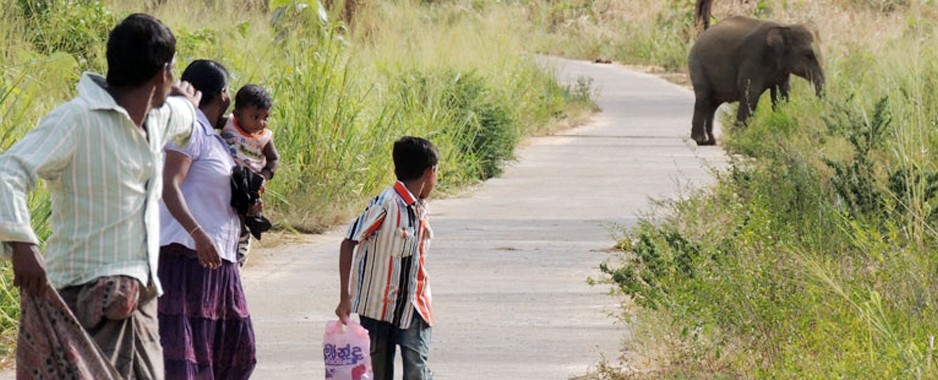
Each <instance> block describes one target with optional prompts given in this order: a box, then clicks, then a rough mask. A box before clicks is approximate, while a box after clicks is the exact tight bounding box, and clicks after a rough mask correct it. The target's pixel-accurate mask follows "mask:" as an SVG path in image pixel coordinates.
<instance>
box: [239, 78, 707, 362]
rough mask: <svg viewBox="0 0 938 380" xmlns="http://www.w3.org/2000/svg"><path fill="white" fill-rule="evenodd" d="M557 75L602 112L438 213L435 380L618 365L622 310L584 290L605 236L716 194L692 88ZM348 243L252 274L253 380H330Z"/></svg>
mask: <svg viewBox="0 0 938 380" xmlns="http://www.w3.org/2000/svg"><path fill="white" fill-rule="evenodd" d="M549 63H550V64H553V65H556V67H557V68H558V70H559V71H558V75H559V76H560V77H561V78H563V79H564V80H567V81H575V80H576V78H577V77H579V76H584V75H585V76H589V77H592V78H593V79H594V85H595V86H597V87H598V88H599V91H600V92H599V98H598V102H599V105H600V106H601V107H602V112H601V113H599V114H597V115H596V116H595V117H594V118H593V119H592V121H591V122H589V123H588V124H587V125H585V126H583V127H580V128H576V129H572V130H567V131H563V132H560V133H557V134H556V135H553V136H546V137H535V138H531V139H528V140H527V141H526V143H525V144H524V145H523V147H522V148H520V149H519V150H518V152H517V156H518V162H517V163H515V164H513V165H511V166H510V167H509V168H508V170H507V171H506V173H505V174H504V175H503V176H502V177H500V178H496V179H492V180H490V181H488V182H486V183H485V184H483V185H482V186H480V187H479V188H477V189H473V190H472V191H470V192H468V194H467V195H465V196H464V197H457V198H450V199H443V200H436V201H434V202H432V208H431V224H432V226H433V228H434V231H435V234H436V238H435V240H434V241H433V244H432V247H431V250H430V256H429V258H428V267H429V271H430V276H431V284H432V288H433V296H434V297H433V299H434V309H435V315H436V316H437V318H438V321H437V322H438V325H437V326H436V327H435V328H434V331H433V345H432V351H431V354H430V362H431V364H432V368H433V370H434V372H435V378H436V379H438V380H457V379H459V380H462V379H465V380H498V379H505V380H508V379H511V380H519V379H532V380H533V379H536V380H543V379H566V378H568V377H570V376H573V375H578V374H583V373H584V372H585V371H586V370H587V369H588V367H590V366H591V365H593V364H595V363H596V362H597V361H598V360H599V359H600V358H601V357H603V356H605V357H606V358H609V359H615V358H617V357H618V356H619V355H620V351H621V342H622V340H623V339H627V337H628V329H627V327H626V326H623V325H622V324H621V323H617V321H616V320H615V318H612V317H610V316H609V314H610V313H614V312H616V303H617V301H616V300H615V299H614V298H612V297H609V296H608V295H607V290H608V288H606V287H602V286H599V287H590V286H588V285H587V284H586V279H587V278H588V277H590V276H596V275H597V273H598V271H597V269H596V267H597V265H598V264H599V263H600V262H601V261H602V260H603V259H604V258H605V257H606V255H605V254H604V253H602V252H603V251H604V250H606V249H608V248H610V247H611V246H613V244H614V239H613V238H612V237H611V235H610V232H609V225H610V224H612V223H617V224H621V225H625V226H629V225H632V224H633V223H634V222H635V221H636V220H637V216H636V215H637V213H639V212H640V211H642V210H647V209H648V203H649V202H648V199H649V197H654V198H663V197H669V196H674V195H676V194H678V193H679V191H680V189H681V188H683V187H684V186H687V185H688V184H696V185H700V184H703V183H706V182H708V181H710V176H709V175H708V173H707V171H706V170H705V169H702V168H703V167H704V166H705V161H707V160H716V161H719V160H720V159H721V157H722V155H721V153H720V150H719V148H712V147H709V148H705V149H697V148H696V146H694V145H693V142H690V141H689V140H688V139H687V137H688V136H689V125H690V118H691V112H692V108H693V95H692V94H691V93H690V92H689V91H687V90H686V89H684V88H681V87H679V86H677V85H673V84H671V83H668V82H665V81H663V80H661V79H659V78H656V77H653V76H651V75H647V74H640V73H635V72H631V71H628V70H626V69H625V68H623V67H621V66H616V65H600V64H592V63H584V62H576V61H567V60H550V61H549ZM341 232H342V231H340V230H335V231H331V232H329V233H327V234H324V235H320V236H314V237H309V238H304V239H305V240H304V241H303V242H302V244H287V245H284V246H281V247H278V248H274V249H266V250H259V251H257V252H255V253H254V254H256V255H257V256H258V257H254V258H253V259H252V262H251V263H250V265H249V268H248V270H247V271H246V273H245V286H246V288H247V293H248V302H249V303H250V308H251V311H252V314H253V317H254V324H255V329H256V331H257V340H258V347H257V350H258V360H259V364H258V367H257V370H256V372H255V376H254V378H257V379H317V378H322V370H323V369H322V368H323V366H322V357H321V352H320V347H321V342H322V330H323V325H324V324H325V322H326V321H327V320H330V319H332V318H334V316H333V309H334V308H335V305H336V301H337V297H338V286H337V284H338V275H337V269H336V268H337V260H338V246H339V242H340V241H341ZM398 368H399V367H398ZM397 376H398V378H399V377H400V374H399V373H398V374H397Z"/></svg>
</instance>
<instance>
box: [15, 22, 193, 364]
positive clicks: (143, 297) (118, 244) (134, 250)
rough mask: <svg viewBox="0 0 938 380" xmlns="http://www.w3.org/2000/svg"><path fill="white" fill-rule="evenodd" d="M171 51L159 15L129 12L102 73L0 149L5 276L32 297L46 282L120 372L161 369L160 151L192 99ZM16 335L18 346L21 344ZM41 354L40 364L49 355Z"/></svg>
mask: <svg viewBox="0 0 938 380" xmlns="http://www.w3.org/2000/svg"><path fill="white" fill-rule="evenodd" d="M175 51H176V40H175V37H174V36H173V34H172V32H170V30H169V28H167V27H166V25H164V24H163V23H162V22H160V21H159V20H157V19H155V18H153V17H151V16H148V15H144V14H133V15H130V16H128V17H127V18H126V19H124V20H123V21H121V23H120V24H118V25H117V26H116V27H115V28H114V29H113V30H112V31H111V33H110V35H109V36H108V42H107V52H106V54H107V62H108V73H107V77H106V78H105V77H102V76H100V75H97V74H93V73H85V74H84V75H82V78H81V80H80V82H79V83H78V97H76V98H74V99H73V100H71V101H69V102H67V103H65V104H63V105H61V106H59V107H57V108H55V109H54V110H52V112H50V113H49V114H48V115H47V116H46V117H45V118H44V119H43V120H42V121H41V122H40V123H39V125H38V126H37V127H36V128H35V129H33V130H32V131H30V132H29V133H27V134H26V135H25V136H23V138H22V139H21V140H20V141H19V142H17V143H16V144H14V145H13V146H11V147H10V148H9V149H8V150H7V151H6V152H4V153H3V154H2V155H0V241H2V242H3V253H4V256H5V257H7V258H9V257H10V255H12V260H13V272H14V276H15V278H14V284H15V285H16V286H19V287H20V288H21V289H22V290H23V292H24V293H23V296H24V297H31V296H37V295H40V294H43V293H42V292H46V291H49V290H50V288H49V285H48V284H50V283H51V286H52V288H54V289H57V290H58V291H59V293H60V295H61V296H62V298H63V299H64V300H65V302H66V304H68V306H69V307H70V308H71V309H72V311H73V313H74V315H75V316H76V317H77V318H78V321H79V322H80V323H81V325H82V327H84V329H85V330H87V331H88V333H90V335H91V336H92V338H94V340H95V342H96V343H97V344H98V346H99V347H100V348H101V350H102V352H103V353H104V355H106V356H107V358H108V360H109V361H110V362H111V363H112V364H113V365H114V366H115V367H116V369H117V370H118V372H119V373H120V374H121V375H122V376H123V377H124V378H138V379H162V378H163V376H164V374H163V358H162V349H161V347H160V341H159V331H158V329H159V324H158V323H157V320H156V296H157V295H159V293H161V287H160V283H159V279H158V278H157V275H156V273H157V268H156V265H157V259H158V252H159V238H160V234H159V232H158V229H159V208H158V203H157V202H158V200H159V195H160V193H161V188H162V174H161V173H162V169H163V158H162V151H163V146H164V145H165V144H166V143H167V142H169V141H174V142H175V143H177V144H185V143H186V141H187V140H188V137H189V135H190V134H191V131H192V128H193V124H194V120H195V113H194V107H195V105H197V104H198V101H199V97H200V96H201V94H199V93H198V92H196V91H194V90H193V89H192V88H191V86H189V85H188V84H186V83H181V84H173V82H174V80H173V74H172V69H173V67H172V66H173V58H174V56H175ZM171 92H174V93H175V94H176V95H182V96H181V97H177V96H173V97H169V95H170V93H171ZM40 178H41V179H43V180H45V182H46V185H47V186H48V189H49V192H50V194H51V200H52V216H51V226H52V234H51V236H50V237H49V238H48V240H47V241H46V243H47V245H46V251H47V252H46V255H45V257H43V255H41V254H40V253H39V250H38V248H37V245H38V244H39V240H38V239H37V237H36V234H35V232H34V231H33V229H32V228H31V225H30V214H29V208H28V206H27V192H28V191H30V190H31V189H32V188H34V187H35V185H36V183H37V181H38V180H39V179H40ZM46 261H47V262H48V267H46ZM32 317H33V318H37V317H49V318H56V317H59V316H32ZM24 318H29V317H28V316H27V317H24ZM52 323H53V324H54V323H55V322H54V319H53V322H52ZM60 323H62V322H60ZM25 335H26V336H25V337H24V336H23V334H21V336H20V341H19V344H30V343H31V341H30V338H29V334H25ZM48 354H49V355H50V358H49V359H45V361H47V362H48V361H49V360H51V359H54V358H55V357H56V356H57V355H53V354H54V353H51V352H50V353H48ZM32 359H34V358H25V361H24V362H33V361H34V360H32ZM18 363H20V358H18ZM37 376H38V371H37ZM53 377H54V376H53Z"/></svg>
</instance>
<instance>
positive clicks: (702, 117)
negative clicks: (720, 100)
mask: <svg viewBox="0 0 938 380" xmlns="http://www.w3.org/2000/svg"><path fill="white" fill-rule="evenodd" d="M710 103H712V100H711V99H710V96H709V95H705V94H700V93H698V94H697V100H696V101H695V102H694V118H693V120H691V129H690V138H692V139H694V141H696V142H697V145H703V144H704V143H705V142H706V141H707V110H709V109H710Z"/></svg>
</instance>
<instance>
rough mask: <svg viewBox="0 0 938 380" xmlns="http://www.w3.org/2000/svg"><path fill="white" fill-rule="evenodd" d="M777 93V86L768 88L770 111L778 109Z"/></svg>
mask: <svg viewBox="0 0 938 380" xmlns="http://www.w3.org/2000/svg"><path fill="white" fill-rule="evenodd" d="M778 92H779V86H772V87H769V94H770V95H771V96H772V110H773V111H774V110H776V109H778Z"/></svg>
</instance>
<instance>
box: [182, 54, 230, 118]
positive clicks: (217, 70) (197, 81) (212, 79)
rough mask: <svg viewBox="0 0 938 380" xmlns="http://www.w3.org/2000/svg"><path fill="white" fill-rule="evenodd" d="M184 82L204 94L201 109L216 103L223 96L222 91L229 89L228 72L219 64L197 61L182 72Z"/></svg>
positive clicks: (200, 104) (206, 60) (204, 60)
mask: <svg viewBox="0 0 938 380" xmlns="http://www.w3.org/2000/svg"><path fill="white" fill-rule="evenodd" d="M182 80H184V81H186V82H189V83H191V84H192V87H195V89H196V90H199V91H201V92H202V100H201V101H200V102H199V107H203V106H205V105H206V104H209V103H211V102H213V101H215V99H217V98H218V97H219V96H221V91H222V90H224V89H225V87H228V70H227V69H225V66H222V64H220V63H218V62H215V61H212V60H208V59H197V60H195V61H192V63H190V64H189V66H188V67H186V70H185V71H183V72H182Z"/></svg>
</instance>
